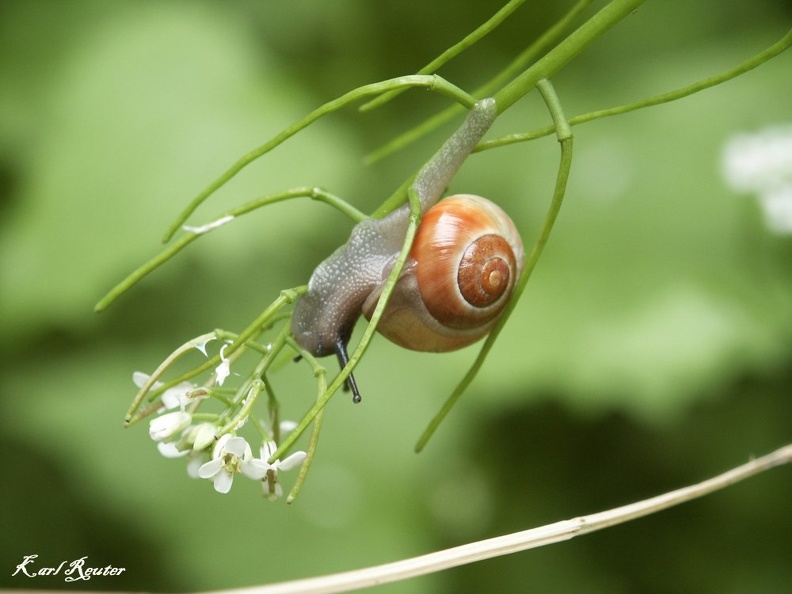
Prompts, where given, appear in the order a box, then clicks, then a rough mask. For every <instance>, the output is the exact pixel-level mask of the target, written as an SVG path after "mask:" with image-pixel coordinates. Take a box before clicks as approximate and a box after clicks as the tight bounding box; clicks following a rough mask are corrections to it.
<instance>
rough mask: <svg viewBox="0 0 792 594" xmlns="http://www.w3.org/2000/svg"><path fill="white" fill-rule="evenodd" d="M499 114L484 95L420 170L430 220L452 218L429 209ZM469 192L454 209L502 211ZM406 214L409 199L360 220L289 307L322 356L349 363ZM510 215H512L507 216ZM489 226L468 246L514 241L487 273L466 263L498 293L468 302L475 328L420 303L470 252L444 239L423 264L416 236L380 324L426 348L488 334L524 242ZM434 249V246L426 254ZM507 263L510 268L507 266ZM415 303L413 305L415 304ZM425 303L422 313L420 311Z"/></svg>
mask: <svg viewBox="0 0 792 594" xmlns="http://www.w3.org/2000/svg"><path fill="white" fill-rule="evenodd" d="M496 116H497V104H496V102H495V100H494V99H482V100H481V101H479V102H477V103H476V104H475V105H474V106H473V107H472V108H471V110H470V112H469V113H468V116H467V118H466V119H465V121H464V122H463V124H462V125H461V126H460V128H459V129H457V131H456V132H455V133H454V134H452V135H451V137H449V139H448V140H447V141H446V142H445V143H444V144H443V145H442V146H441V147H440V150H439V151H438V152H437V153H436V154H435V155H434V156H433V157H432V158H431V159H430V160H429V162H428V163H427V164H426V165H425V166H424V167H423V168H422V169H421V171H420V172H419V173H418V175H417V176H416V178H415V181H414V182H413V184H412V186H411V191H412V192H413V193H414V195H416V196H417V197H418V199H419V200H420V203H421V211H422V214H423V218H424V219H425V220H426V221H427V223H429V222H431V221H432V220H434V219H435V218H436V219H437V220H438V221H440V220H442V221H445V222H446V223H447V222H448V221H449V220H451V219H449V217H448V216H447V215H446V216H437V217H435V215H434V214H430V213H432V212H433V210H432V207H433V206H435V203H437V201H438V199H439V198H440V196H441V195H442V193H443V192H444V191H445V189H446V188H447V187H448V184H449V183H450V182H451V179H452V178H453V177H454V175H455V174H456V172H457V171H458V170H459V168H460V167H461V166H462V163H463V162H464V161H465V159H466V158H467V157H468V155H469V154H470V152H471V151H472V150H473V149H474V148H475V146H476V145H477V144H478V142H479V141H480V140H481V138H482V137H483V136H484V134H485V133H486V132H487V130H489V128H490V126H491V125H492V123H493V122H494V121H495V117H496ZM470 198H471V197H470V196H467V197H465V198H464V199H463V200H461V202H458V203H457V207H459V206H460V205H462V204H464V205H465V208H464V210H465V211H466V212H467V213H468V214H469V215H471V216H470V217H468V218H471V219H475V220H478V219H477V216H478V215H476V216H472V212H473V210H475V209H470V208H469V206H470V204H471V202H476V201H477V200H479V201H484V204H485V206H484V211H488V212H490V214H491V213H492V212H495V211H500V209H499V208H498V207H497V206H495V205H494V204H493V203H491V202H489V201H487V200H484V199H483V198H478V197H476V199H477V200H472V201H471V200H470ZM449 200H450V199H449ZM443 202H448V201H447V200H444V201H443ZM452 203H453V202H449V204H452ZM441 204H442V202H441ZM438 207H440V205H438ZM444 209H445V207H442V208H440V210H438V211H437V213H438V215H439V213H440V212H441V211H443V210H444ZM500 214H502V211H500ZM503 216H504V217H505V215H503ZM409 218H410V207H409V205H407V204H405V205H404V206H402V207H400V208H398V209H396V210H394V211H392V212H391V213H390V214H388V215H386V216H385V217H383V218H381V219H367V220H365V221H362V222H360V223H358V224H357V225H356V226H355V227H354V228H353V229H352V233H351V235H350V237H349V240H348V241H347V242H346V243H345V244H344V245H342V246H341V247H340V248H338V249H337V250H336V251H335V252H333V253H332V254H331V255H330V256H329V257H328V258H327V259H326V260H324V261H323V262H321V263H320V264H319V266H317V268H316V269H315V270H314V272H313V274H312V276H311V279H310V281H309V283H308V291H307V292H306V293H305V294H304V295H303V296H302V297H300V299H299V300H298V301H297V303H296V304H295V307H294V311H293V312H292V319H291V326H292V332H293V334H294V338H295V340H296V341H297V342H298V343H299V344H300V346H302V347H303V348H304V349H305V350H307V351H308V352H310V353H311V354H313V355H314V356H317V357H322V356H326V355H331V354H335V355H336V356H337V357H338V359H339V362H340V364H341V366H342V367H343V366H345V365H346V363H347V362H348V360H349V357H348V354H347V344H348V343H349V339H350V336H351V334H352V329H353V328H354V325H355V322H356V321H357V320H358V318H359V317H360V315H361V314H363V313H364V312H365V313H366V315H367V316H369V317H370V316H371V314H372V313H373V310H374V308H375V307H376V304H377V300H378V299H379V295H380V294H381V292H382V289H383V286H384V284H385V281H386V280H387V278H388V275H389V274H390V272H391V270H392V269H393V266H394V264H395V262H396V260H397V258H398V254H399V252H400V250H401V247H402V244H403V243H404V237H405V235H406V232H407V228H408V224H409ZM496 218H499V217H496ZM506 219H507V220H508V217H506ZM479 222H480V221H479ZM499 225H500V226H499ZM447 226H448V225H447ZM424 228H425V229H427V230H428V229H429V228H430V225H429V224H427V225H424V223H423V222H422V224H421V226H420V227H419V232H418V235H419V236H421V235H425V236H426V237H427V238H428V237H429V234H428V233H424V232H422V231H421V229H424ZM450 228H453V229H454V230H455V231H458V230H462V229H463V228H464V229H467V227H466V226H463V225H450ZM488 229H489V231H487V232H483V233H479V232H473V233H472V234H471V233H470V232H468V239H470V241H469V242H468V243H467V244H465V250H467V249H468V247H469V244H471V243H476V245H479V243H477V242H475V240H477V239H479V238H481V237H483V236H485V235H487V236H489V235H493V236H496V235H498V233H501V232H503V231H504V230H505V231H507V232H508V234H509V235H511V236H513V238H516V240H514V241H510V240H507V241H506V242H505V243H504V242H500V247H501V248H503V245H506V246H507V247H508V248H510V251H511V256H512V258H511V260H508V257H507V258H501V259H500V260H495V261H494V262H493V263H492V264H490V265H489V266H490V268H488V269H487V270H486V271H485V272H484V273H481V272H479V273H476V272H472V273H471V272H470V270H473V268H471V267H470V265H469V264H467V265H465V266H464V267H465V268H467V269H468V273H467V276H465V275H464V274H463V279H465V278H466V279H468V283H469V284H470V283H472V284H473V285H476V286H477V287H478V289H476V290H478V291H479V293H481V291H482V290H483V291H484V293H488V291H489V292H493V291H494V292H495V293H498V295H497V296H496V298H495V299H494V300H493V302H492V303H489V302H487V301H486V300H487V299H490V298H491V296H487V297H482V296H479V297H478V301H479V304H478V305H476V304H475V303H474V301H476V298H473V301H471V302H468V305H472V306H473V307H472V310H471V311H472V312H473V314H474V317H479V318H481V319H482V320H483V322H482V323H481V324H478V326H479V328H478V329H475V330H474V329H471V327H470V326H467V325H466V324H467V322H466V321H465V316H464V315H462V314H460V313H459V312H455V311H453V310H452V311H449V312H445V313H444V312H442V311H441V312H440V313H439V317H438V318H433V317H432V315H437V314H436V312H435V311H434V309H433V308H434V306H433V305H431V304H430V305H429V306H428V307H427V305H424V304H423V303H422V302H421V303H419V301H420V300H421V299H422V298H423V297H422V296H424V295H429V294H430V293H432V290H431V289H430V288H429V285H430V284H431V283H429V282H427V280H426V279H427V278H429V279H430V280H431V279H433V278H436V277H435V275H438V274H446V273H445V272H441V269H442V267H443V266H446V265H448V266H450V268H449V269H448V271H447V272H449V273H450V274H451V275H452V276H454V273H453V272H450V270H451V268H453V263H450V264H449V262H450V261H451V260H453V262H456V263H457V264H459V263H463V262H468V261H469V260H470V258H468V259H467V260H466V259H465V258H464V257H463V256H460V257H457V256H454V257H453V258H452V257H451V256H450V253H451V251H452V249H451V247H450V246H451V243H449V242H450V240H442V241H440V242H439V243H436V245H435V248H439V250H440V253H441V254H443V255H442V256H441V257H440V258H439V261H440V262H442V263H443V264H442V265H440V266H436V265H432V264H429V263H425V262H428V261H429V260H430V259H431V256H426V257H425V255H424V252H423V247H422V245H421V244H420V243H419V238H418V237H416V241H415V242H414V244H413V249H412V251H411V255H410V258H409V260H408V262H407V263H406V265H405V267H404V269H403V270H402V273H401V275H400V278H399V281H398V283H397V286H396V290H395V291H394V294H393V295H392V297H391V300H390V301H389V302H388V307H387V308H386V310H385V314H384V316H383V319H381V320H380V324H379V325H378V329H379V330H380V331H381V332H382V333H383V334H385V336H387V337H389V338H390V339H391V340H393V341H394V342H396V343H398V344H401V345H403V346H406V347H407V348H411V349H415V350H428V351H445V350H453V349H456V348H461V347H462V346H465V345H467V344H470V343H472V342H474V341H475V340H478V339H479V338H481V337H482V336H483V335H484V334H486V333H487V332H489V330H490V329H491V328H492V326H493V325H494V323H495V321H497V317H498V315H500V313H501V312H502V311H503V307H505V304H506V301H507V300H508V294H509V293H510V292H511V288H512V287H513V285H514V282H515V281H516V279H517V276H519V272H520V270H521V267H522V245H521V244H520V243H519V235H518V234H517V232H516V230H515V229H514V225H513V224H512V223H511V221H508V223H503V224H498V225H495V227H491V228H488ZM471 238H472V239H471ZM485 244H486V246H488V247H486V248H485V251H490V252H492V251H493V249H494V248H493V245H494V243H493V242H492V241H485V242H484V244H482V245H485ZM433 249H434V248H433ZM471 249H473V248H471ZM431 251H432V249H430V250H429V251H428V252H427V254H429V253H430V252H431ZM473 251H474V252H475V251H476V250H475V249H473ZM502 251H503V250H502ZM506 251H508V250H506ZM507 256H508V255H507ZM490 259H491V258H490ZM507 260H508V261H511V262H512V264H510V265H505V266H504V265H503V264H502V263H499V262H501V261H502V262H506V261H507ZM493 267H494V268H493ZM507 269H508V271H507V272H504V271H506V270H507ZM456 276H457V277H458V275H456ZM504 279H505V280H504ZM451 283H453V281H449V280H443V281H442V283H441V284H443V285H444V286H447V287H450V286H451ZM482 287H484V289H482ZM507 289H508V291H507ZM482 300H483V301H482ZM412 307H414V308H415V309H414V310H412V309H411V308H412ZM422 309H423V310H425V311H421V310H422ZM441 309H442V308H441ZM427 312H428V315H426V314H427ZM347 386H348V387H349V388H350V389H351V390H352V392H353V395H354V396H353V399H354V401H356V402H358V401H359V400H360V394H359V393H358V391H357V386H356V385H355V380H354V377H353V376H352V375H351V374H350V375H349V377H348V380H347Z"/></svg>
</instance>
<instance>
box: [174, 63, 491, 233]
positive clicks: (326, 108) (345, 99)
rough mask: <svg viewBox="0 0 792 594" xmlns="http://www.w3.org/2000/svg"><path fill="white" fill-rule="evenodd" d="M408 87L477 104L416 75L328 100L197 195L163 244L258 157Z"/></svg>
mask: <svg viewBox="0 0 792 594" xmlns="http://www.w3.org/2000/svg"><path fill="white" fill-rule="evenodd" d="M408 87H423V88H426V89H428V90H430V91H435V92H437V93H440V94H441V95H446V96H448V97H450V98H451V99H453V100H454V101H457V102H458V103H461V104H462V105H464V106H465V107H468V108H470V107H472V106H473V104H474V103H475V101H476V100H475V99H474V98H473V97H472V96H470V95H469V94H468V93H466V92H465V91H463V90H462V89H460V88H459V87H457V86H455V85H453V84H451V83H450V82H448V81H446V80H444V79H442V78H441V77H439V76H437V75H413V76H401V77H398V78H393V79H390V80H386V81H382V82H378V83H372V84H369V85H364V86H362V87H358V88H357V89H354V90H352V91H350V92H348V93H346V94H344V95H342V96H341V97H338V98H337V99H334V100H332V101H329V102H327V103H325V104H324V105H322V106H321V107H319V108H317V109H315V110H314V111H312V112H311V113H309V114H308V115H307V116H305V117H304V118H302V119H301V120H299V121H298V122H296V123H294V124H292V125H291V126H289V127H288V128H286V129H285V130H283V131H282V132H281V133H280V134H278V135H276V136H275V137H273V138H272V139H271V140H269V141H268V142H266V143H264V144H263V145H261V146H260V147H258V148H256V149H253V150H252V151H250V152H249V153H247V154H246V155H244V156H243V157H241V158H240V159H239V160H237V162H236V163H234V164H233V165H232V166H231V167H229V168H228V169H227V170H226V171H225V172H224V173H223V174H222V175H221V176H220V177H218V178H217V179H216V180H215V181H213V182H212V183H211V184H209V185H208V186H207V187H206V188H205V189H204V190H203V191H202V192H201V193H200V194H198V196H196V197H195V198H194V199H193V200H192V202H190V204H189V205H187V208H185V209H184V210H183V211H182V212H181V214H180V215H179V216H178V217H176V220H175V221H174V222H173V223H172V224H171V226H170V227H169V228H168V230H167V231H166V232H165V236H164V237H163V241H164V242H167V241H169V240H170V239H171V237H173V234H174V233H176V231H177V230H178V229H179V227H181V226H182V224H184V221H186V220H187V218H188V217H189V216H190V215H191V214H192V213H193V211H195V209H196V208H198V206H200V205H201V204H202V203H203V202H204V201H205V200H206V199H207V198H209V196H211V195H212V194H214V193H215V192H216V191H217V190H218V189H220V188H221V187H222V186H223V185H225V184H226V183H228V181H229V180H231V178H233V177H234V176H235V175H236V174H237V173H239V172H240V171H242V169H244V168H245V167H247V166H248V165H249V164H250V163H252V162H253V161H255V160H256V159H258V158H259V157H261V156H263V155H265V154H267V153H268V152H270V151H271V150H272V149H274V148H275V147H277V146H279V145H280V144H283V143H284V142H285V141H286V140H288V139H289V138H291V137H292V136H294V135H295V134H297V133H298V132H300V131H301V130H303V129H304V128H306V127H307V126H309V125H310V124H312V123H313V122H315V121H316V120H318V119H319V118H322V117H324V116H326V115H327V114H330V113H332V112H334V111H338V110H339V109H342V108H344V107H346V106H347V105H349V104H350V103H354V102H355V101H358V100H360V99H363V98H365V97H368V96H369V95H378V94H380V93H385V92H387V91H391V90H394V89H401V88H408Z"/></svg>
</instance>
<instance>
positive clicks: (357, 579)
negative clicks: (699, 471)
mask: <svg viewBox="0 0 792 594" xmlns="http://www.w3.org/2000/svg"><path fill="white" fill-rule="evenodd" d="M790 463H792V445H787V446H785V447H782V448H780V449H778V450H776V451H774V452H771V453H769V454H766V455H764V456H761V457H759V458H756V459H754V460H751V461H749V462H747V463H745V464H742V465H741V466H737V467H735V468H732V469H730V470H728V471H726V472H724V473H721V474H719V475H716V476H714V477H712V478H709V479H706V480H704V481H701V482H699V483H696V484H693V485H688V486H686V487H682V488H680V489H676V490H674V491H669V492H667V493H663V494H661V495H657V496H655V497H650V498H649V499H644V500H642V501H636V502H634V503H630V504H627V505H623V506H621V507H616V508H613V509H609V510H606V511H602V512H598V513H593V514H589V515H585V516H578V517H576V518H571V519H569V520H562V521H560V522H554V523H552V524H546V525H544V526H539V527H537V528H531V529H529V530H523V531H520V532H514V533H512V534H505V535H503V536H496V537H493V538H489V539H486V540H480V541H478V542H472V543H469V544H464V545H460V546H456V547H452V548H449V549H445V550H441V551H436V552H432V553H428V554H425V555H421V556H418V557H413V558H411V559H404V560H400V561H395V562H392V563H385V564H383V565H376V566H373V567H367V568H363V569H356V570H352V571H346V572H343V573H336V574H333V575H326V576H322V577H314V578H305V579H301V580H295V581H292V582H281V583H278V584H270V585H261V586H253V587H250V588H239V589H236V590H225V591H224V592H223V593H222V594H298V593H299V594H320V593H321V594H330V593H333V592H350V591H352V590H358V589H362V588H370V587H374V586H378V585H382V584H388V583H392V582H397V581H404V580H407V579H410V578H414V577H418V576H421V575H426V574H430V573H436V572H439V571H443V570H445V569H449V568H451V567H459V566H461V565H467V564H470V563H475V562H477V561H483V560H484V559H492V558H495V557H501V556H504V555H510V554H512V553H517V552H520V551H527V550H529V549H535V548H538V547H543V546H547V545H551V544H556V543H560V542H564V541H567V540H570V539H572V538H575V537H578V536H583V535H586V534H589V533H591V532H595V531H597V530H603V529H605V528H610V527H611V526H617V525H619V524H624V523H626V522H631V521H633V520H637V519H639V518H642V517H645V516H648V515H651V514H656V513H658V512H661V511H663V510H666V509H669V508H671V507H674V506H677V505H680V504H683V503H687V502H689V501H693V500H695V499H698V498H701V497H704V496H706V495H710V494H712V493H714V492H716V491H719V490H721V489H725V488H726V487H729V486H731V485H734V484H736V483H739V482H741V481H744V480H747V479H749V478H751V477H753V476H756V475H757V474H760V473H762V472H766V471H768V470H770V469H772V468H776V467H779V466H783V465H785V464H790ZM207 594H213V593H207ZM215 594H220V592H219V591H217V592H216V593H215Z"/></svg>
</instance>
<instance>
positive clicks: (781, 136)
mask: <svg viewBox="0 0 792 594" xmlns="http://www.w3.org/2000/svg"><path fill="white" fill-rule="evenodd" d="M723 175H724V177H725V179H726V181H727V183H728V184H729V185H730V186H731V187H732V188H733V189H734V190H736V191H738V192H745V193H750V194H755V195H756V196H757V198H758V200H759V203H760V205H761V207H762V211H763V213H764V217H765V222H766V224H767V226H768V228H770V229H771V230H772V231H774V232H776V233H781V234H792V124H787V125H777V126H772V127H769V128H766V129H764V130H760V131H759V132H756V133H753V134H737V135H735V136H733V137H732V138H731V139H730V140H729V141H728V142H727V143H726V146H725V147H724V151H723Z"/></svg>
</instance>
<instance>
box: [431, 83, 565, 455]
mask: <svg viewBox="0 0 792 594" xmlns="http://www.w3.org/2000/svg"><path fill="white" fill-rule="evenodd" d="M537 87H538V89H539V92H540V93H541V95H542V98H543V99H544V100H545V103H546V105H547V108H548V110H549V111H550V115H551V117H552V118H553V122H554V124H555V129H556V132H557V135H558V142H559V143H560V145H561V162H560V164H559V167H558V174H557V176H556V186H555V190H554V192H553V199H552V201H551V202H550V207H549V209H548V211H547V214H546V215H545V218H544V222H543V223H542V228H541V230H540V232H539V236H538V237H537V239H536V242H535V243H534V246H533V249H532V250H531V253H530V254H529V255H528V258H527V259H526V262H525V267H524V268H523V271H522V274H521V275H520V279H519V280H518V281H517V284H516V286H515V287H514V294H513V295H512V298H511V300H510V302H509V305H508V306H507V308H506V310H505V311H504V313H503V315H502V316H501V318H500V319H499V320H498V323H497V324H496V325H495V327H494V328H493V329H492V331H491V332H490V334H489V336H487V339H486V340H485V341H484V345H483V346H482V347H481V350H480V351H479V354H478V355H477V356H476V360H475V361H474V362H473V365H472V366H471V367H470V369H469V370H468V372H467V373H466V374H465V376H464V377H463V378H462V381H460V382H459V384H457V387H456V388H455V389H454V391H453V392H452V393H451V395H450V396H449V397H448V399H447V400H446V401H445V403H443V406H442V407H441V409H440V410H439V411H438V413H437V414H436V415H435V416H434V418H433V419H432V420H431V421H430V422H429V425H428V426H427V427H426V429H425V430H424V432H423V434H422V435H421V437H420V438H419V439H418V442H417V443H416V445H415V451H416V452H420V451H421V450H423V448H424V447H425V446H426V444H427V442H428V441H429V439H430V438H431V437H432V435H434V433H435V431H436V430H437V428H438V427H439V426H440V423H442V422H443V420H444V419H445V418H446V416H447V415H448V413H449V412H450V411H451V409H452V408H453V407H454V405H455V404H456V402H457V401H458V400H459V398H460V396H462V394H463V393H464V392H465V390H466V389H467V388H468V386H469V385H470V384H471V383H472V382H473V380H474V379H475V378H476V375H478V372H479V370H480V369H481V366H482V365H483V364H484V361H485V360H486V358H487V355H489V352H490V350H491V349H492V346H493V345H494V344H495V341H496V340H497V338H498V335H499V334H500V331H501V330H502V329H503V327H504V326H505V325H506V323H507V322H508V319H509V316H510V315H511V312H512V311H513V310H514V308H515V306H516V305H517V302H518V301H519V299H520V297H521V296H522V294H523V292H524V291H525V287H526V285H527V284H528V279H529V278H530V276H531V273H533V271H534V269H535V268H536V265H537V263H538V262H539V257H540V256H541V255H542V251H543V250H544V247H545V245H546V244H547V240H548V239H549V238H550V234H551V232H552V230H553V225H554V224H555V221H556V219H557V218H558V213H559V212H560V210H561V204H562V203H563V201H564V195H565V193H566V186H567V180H568V179H569V171H570V167H571V165H572V129H571V127H570V126H569V123H568V122H567V120H566V118H565V117H564V112H563V109H562V107H561V103H560V101H559V100H558V96H557V95H556V93H555V90H554V89H553V86H552V84H551V83H550V81H547V80H541V81H539V82H538V83H537Z"/></svg>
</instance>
